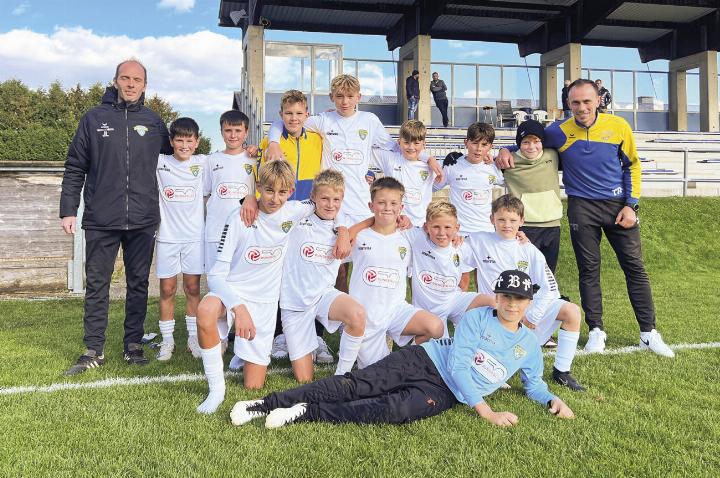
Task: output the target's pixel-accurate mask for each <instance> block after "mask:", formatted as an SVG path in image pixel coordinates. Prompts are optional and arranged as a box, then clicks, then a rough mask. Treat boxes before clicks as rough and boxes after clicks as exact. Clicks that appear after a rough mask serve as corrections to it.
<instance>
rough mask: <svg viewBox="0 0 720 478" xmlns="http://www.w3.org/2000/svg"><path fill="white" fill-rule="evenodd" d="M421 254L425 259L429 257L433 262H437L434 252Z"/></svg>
mask: <svg viewBox="0 0 720 478" xmlns="http://www.w3.org/2000/svg"><path fill="white" fill-rule="evenodd" d="M420 254H422V255H423V256H425V257H429V258H430V259H432V260H435V256H434V255H433V253H432V251H422V252H421V253H420Z"/></svg>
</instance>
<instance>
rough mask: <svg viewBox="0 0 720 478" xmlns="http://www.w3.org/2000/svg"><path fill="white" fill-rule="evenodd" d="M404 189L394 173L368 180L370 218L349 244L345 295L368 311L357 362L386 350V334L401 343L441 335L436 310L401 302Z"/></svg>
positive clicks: (407, 254) (405, 251) (407, 252)
mask: <svg viewBox="0 0 720 478" xmlns="http://www.w3.org/2000/svg"><path fill="white" fill-rule="evenodd" d="M404 192H405V190H404V187H403V185H402V184H401V183H400V182H399V181H398V180H396V179H394V178H389V177H385V178H381V179H378V180H377V181H375V182H374V183H373V184H372V186H371V188H370V198H371V200H370V203H369V204H368V205H369V207H370V211H372V213H373V214H374V222H373V224H372V226H371V227H369V228H368V229H363V230H362V231H360V232H359V233H358V234H357V237H356V238H355V244H354V246H353V249H352V253H351V259H352V262H353V274H352V276H351V278H350V295H351V296H352V297H353V298H354V299H355V300H356V301H358V302H359V303H360V304H363V306H364V307H365V311H366V313H367V320H366V324H365V337H364V338H363V343H362V345H361V347H360V351H359V352H358V356H357V364H358V367H360V368H364V367H367V366H368V365H370V364H373V363H375V362H377V361H378V360H380V359H381V358H383V357H385V356H386V355H388V354H389V353H390V350H389V349H388V344H387V342H386V339H385V336H386V334H387V335H389V336H390V337H391V338H392V339H393V340H394V341H395V343H397V344H398V345H400V346H403V345H406V344H407V343H409V342H410V341H411V340H413V338H414V339H415V342H416V343H418V344H420V343H423V342H426V341H427V340H429V339H431V338H439V337H442V335H443V332H444V328H443V324H442V322H441V321H440V319H439V318H438V317H437V316H435V315H433V314H431V313H430V312H427V311H425V310H421V309H419V308H417V307H414V306H412V305H410V304H408V303H407V302H405V294H406V290H407V280H406V277H407V273H408V268H409V267H410V264H411V258H412V251H411V248H410V243H409V242H408V240H407V239H406V238H405V236H404V235H403V234H402V233H401V232H400V231H399V230H398V226H397V220H398V217H399V216H400V212H401V211H402V209H403V204H402V197H403V193H404Z"/></svg>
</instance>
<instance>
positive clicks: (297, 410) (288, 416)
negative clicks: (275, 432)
mask: <svg viewBox="0 0 720 478" xmlns="http://www.w3.org/2000/svg"><path fill="white" fill-rule="evenodd" d="M306 411H307V403H297V404H295V405H293V406H292V407H290V408H276V409H275V410H273V411H272V412H270V414H269V415H268V416H267V418H266V419H265V428H280V427H283V426H285V425H289V424H290V423H292V422H294V421H295V420H297V419H298V418H300V417H302V416H303V415H305V412H306Z"/></svg>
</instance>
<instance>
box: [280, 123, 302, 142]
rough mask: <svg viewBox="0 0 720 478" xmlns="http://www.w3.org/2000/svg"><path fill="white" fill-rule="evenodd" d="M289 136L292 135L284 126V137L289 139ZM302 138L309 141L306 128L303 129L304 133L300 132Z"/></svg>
mask: <svg viewBox="0 0 720 478" xmlns="http://www.w3.org/2000/svg"><path fill="white" fill-rule="evenodd" d="M289 136H290V133H288V130H286V129H285V126H284V125H283V132H282V137H283V138H285V139H288V137H289ZM300 136H302V138H303V139H307V132H306V131H305V127H303V129H302V131H301V132H300Z"/></svg>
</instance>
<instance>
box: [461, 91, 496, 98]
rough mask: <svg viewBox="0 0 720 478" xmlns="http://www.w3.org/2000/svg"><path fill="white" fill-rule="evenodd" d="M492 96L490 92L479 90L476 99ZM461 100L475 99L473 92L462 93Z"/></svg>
mask: <svg viewBox="0 0 720 478" xmlns="http://www.w3.org/2000/svg"><path fill="white" fill-rule="evenodd" d="M491 94H492V91H491V90H479V91H478V98H490V97H491V96H490V95H491ZM462 97H463V98H475V90H467V91H463V95H462Z"/></svg>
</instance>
